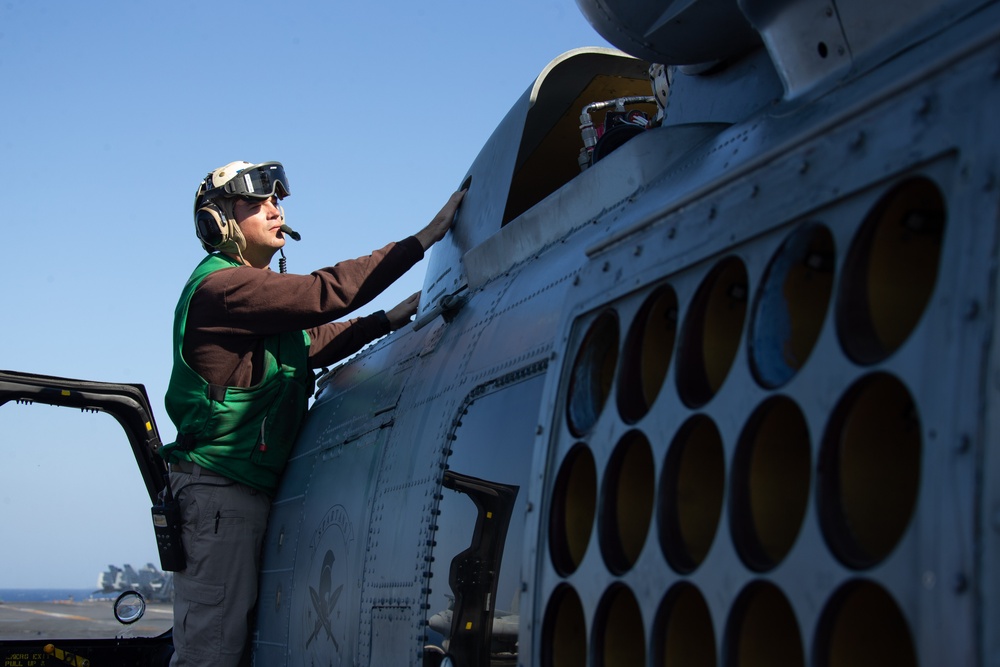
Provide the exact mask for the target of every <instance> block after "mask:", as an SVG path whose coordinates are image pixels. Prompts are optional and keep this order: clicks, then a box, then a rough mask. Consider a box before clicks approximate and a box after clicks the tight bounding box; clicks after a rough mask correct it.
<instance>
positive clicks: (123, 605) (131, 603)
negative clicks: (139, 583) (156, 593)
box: [115, 591, 146, 625]
mask: <svg viewBox="0 0 1000 667" xmlns="http://www.w3.org/2000/svg"><path fill="white" fill-rule="evenodd" d="M145 613H146V601H145V600H143V599H142V596H141V595H140V594H139V593H138V592H137V591H125V592H124V593H122V594H121V595H119V596H118V599H117V600H115V618H116V619H118V622H119V623H124V624H125V625H128V624H129V623H135V622H136V621H138V620H139V619H140V618H142V615H143V614H145Z"/></svg>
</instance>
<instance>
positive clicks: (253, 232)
mask: <svg viewBox="0 0 1000 667" xmlns="http://www.w3.org/2000/svg"><path fill="white" fill-rule="evenodd" d="M233 213H234V214H235V216H236V224H238V225H239V226H240V231H242V232H243V236H244V237H245V238H246V240H247V250H248V251H250V252H253V251H254V250H258V249H260V250H264V249H266V248H270V250H271V253H272V254H273V253H274V251H275V250H277V249H278V248H281V247H283V246H284V245H285V236H284V234H282V233H281V225H282V222H283V220H282V218H281V212H280V211H279V210H278V198H277V197H271V198H270V199H263V200H260V199H238V200H236V205H235V206H234V207H233Z"/></svg>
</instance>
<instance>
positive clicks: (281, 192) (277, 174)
mask: <svg viewBox="0 0 1000 667" xmlns="http://www.w3.org/2000/svg"><path fill="white" fill-rule="evenodd" d="M220 189H221V190H222V192H223V193H224V196H227V197H244V198H249V199H270V198H271V197H273V196H275V195H277V197H278V199H284V198H285V197H287V196H288V195H290V194H292V193H291V191H290V190H289V189H288V177H287V176H285V168H284V167H282V166H281V163H280V162H261V163H260V164H255V165H254V166H252V167H247V168H246V169H244V170H243V171H241V172H240V173H238V174H236V176H234V177H233V178H231V179H229V180H228V181H226V182H225V183H223V184H222V186H221V188H220Z"/></svg>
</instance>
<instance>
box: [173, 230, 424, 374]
mask: <svg viewBox="0 0 1000 667" xmlns="http://www.w3.org/2000/svg"><path fill="white" fill-rule="evenodd" d="M423 256H424V251H423V248H422V247H421V245H420V242H419V241H418V240H417V239H416V238H415V237H412V236H411V237H408V238H406V239H403V240H402V241H400V242H399V243H390V244H389V245H387V246H385V247H384V248H382V249H381V250H376V251H374V252H373V253H372V254H371V255H367V256H365V257H359V258H357V259H353V260H347V261H344V262H339V263H338V264H335V265H334V266H331V267H327V268H324V269H319V270H318V271H313V272H312V273H310V274H308V275H296V274H287V273H285V274H282V273H275V272H273V271H270V270H269V269H256V268H253V267H249V266H238V267H233V268H231V269H222V270H219V271H215V272H213V273H211V274H209V275H208V276H206V277H205V279H204V280H203V281H202V282H201V284H200V285H199V286H198V289H197V290H195V293H194V296H193V297H192V298H191V305H190V307H189V310H188V317H187V325H186V329H185V332H184V359H185V360H186V361H187V363H188V365H189V366H190V367H191V368H192V369H193V370H194V371H195V372H197V373H198V374H199V375H201V376H202V377H203V378H205V380H206V381H208V382H209V383H210V384H217V385H226V386H230V387H251V386H253V385H255V384H257V383H258V382H260V379H261V377H262V375H263V371H264V368H263V364H262V360H263V358H264V357H263V353H264V337H265V336H269V335H272V334H276V333H281V332H285V331H301V330H304V331H306V332H307V333H308V334H309V338H310V340H311V345H310V347H309V366H310V368H322V367H323V366H328V365H330V364H332V363H334V362H336V361H338V360H340V359H343V358H344V357H346V356H348V355H350V354H353V353H354V352H356V351H358V350H360V349H361V348H362V347H364V346H365V345H366V344H367V343H369V342H371V341H373V340H375V339H376V338H378V337H380V336H384V335H385V334H387V333H389V320H388V318H386V316H385V313H384V312H382V311H379V312H377V313H374V314H372V315H369V316H367V317H359V318H354V319H351V320H346V321H340V322H333V321H332V320H335V319H338V318H341V317H343V316H345V315H347V314H348V313H351V312H352V311H354V310H355V309H357V308H360V307H361V306H363V305H365V304H366V303H368V302H369V301H371V300H372V299H373V298H375V297H376V296H378V295H379V294H380V293H381V292H382V291H383V290H384V289H385V288H386V287H388V286H389V285H391V284H392V283H393V282H394V281H395V280H396V279H397V278H399V277H400V276H401V275H403V274H404V273H406V271H408V270H409V269H410V268H411V267H412V266H413V265H414V264H416V263H417V262H418V261H420V260H421V259H422V258H423Z"/></svg>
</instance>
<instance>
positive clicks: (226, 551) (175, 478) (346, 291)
mask: <svg viewBox="0 0 1000 667" xmlns="http://www.w3.org/2000/svg"><path fill="white" fill-rule="evenodd" d="M289 194H290V190H289V188H288V179H287V178H286V177H285V172H284V168H283V167H282V165H281V164H280V163H278V162H264V163H260V164H251V163H249V162H232V163H230V164H227V165H225V166H224V167H220V168H218V169H216V170H214V171H212V172H211V173H210V174H208V175H207V176H206V177H205V179H204V180H203V181H202V182H201V184H200V186H199V187H198V191H197V194H196V195H195V203H194V212H195V229H196V233H197V235H198V238H199V239H200V240H201V242H202V246H203V247H204V248H205V250H206V251H208V252H209V255H208V257H206V258H205V259H204V260H202V261H201V263H199V264H198V266H197V267H196V268H195V270H194V273H192V275H191V277H190V279H189V280H188V282H187V284H186V285H185V287H184V289H183V291H182V292H181V297H180V300H179V302H178V304H177V308H176V310H175V313H174V335H173V348H174V364H173V371H172V373H171V376H170V383H169V385H168V387H167V393H166V398H165V403H166V408H167V413H168V414H169V416H170V419H171V420H172V421H173V422H174V425H175V426H176V427H177V441H176V442H173V443H170V444H168V445H165V446H164V447H163V448H162V449H161V451H160V454H161V455H162V456H163V457H164V459H166V460H167V462H168V463H169V468H170V485H171V487H172V490H173V493H174V495H175V497H176V498H177V499H178V501H179V503H180V506H181V514H182V523H183V535H182V542H183V545H184V552H185V557H186V567H185V569H184V570H183V571H181V572H176V573H175V574H174V630H173V640H174V651H175V652H174V656H173V659H172V660H171V662H170V664H171V666H172V667H188V666H190V665H205V666H207V665H211V666H212V667H221V666H224V665H238V664H240V661H241V659H242V658H243V656H244V651H245V650H246V648H247V643H248V642H247V639H248V630H249V627H250V623H251V622H252V618H251V616H252V612H253V608H254V604H255V602H256V599H257V577H258V569H259V565H260V554H261V545H262V542H263V536H264V528H265V526H266V524H267V517H268V512H269V511H270V506H271V497H272V496H273V495H274V493H275V490H276V489H277V486H278V480H279V478H280V475H281V473H282V471H283V469H284V467H285V463H286V461H287V459H288V454H289V450H290V448H291V446H292V442H293V440H294V438H295V435H296V433H297V432H298V429H299V426H300V424H301V422H302V419H303V417H304V416H305V412H306V406H307V401H308V398H309V396H310V395H311V394H312V392H313V374H312V371H311V369H315V368H321V367H324V366H328V365H330V364H332V363H334V362H336V361H338V360H340V359H343V358H344V357H346V356H348V355H350V354H352V353H354V352H356V351H357V350H359V349H361V348H362V347H363V346H364V345H365V344H367V343H369V342H370V341H372V340H374V339H376V338H379V337H380V336H383V335H385V334H387V333H389V332H390V331H393V330H395V329H397V328H399V327H401V326H403V325H404V324H406V323H407V322H408V321H409V319H410V317H411V316H412V315H413V314H414V313H415V312H416V308H417V304H418V302H419V293H417V294H414V295H413V296H411V297H409V298H408V299H406V300H405V301H403V302H402V303H400V304H399V305H397V306H395V307H394V308H392V309H390V310H389V311H388V312H382V311H379V312H376V313H374V314H372V315H368V316H367V317H360V318H356V319H351V320H347V321H343V322H333V320H335V319H337V318H340V317H343V316H344V315H346V314H347V313H350V312H352V311H354V310H355V309H357V308H359V307H361V306H363V305H365V304H366V303H368V302H369V301H370V300H371V299H373V298H374V297H375V296H377V295H378V294H380V293H381V292H382V291H383V290H384V289H385V288H386V287H388V286H389V285H390V284H392V283H393V282H394V281H395V280H396V279H397V278H399V277H400V276H402V275H403V274H404V273H405V272H406V271H407V270H408V269H409V268H410V267H412V266H413V265H414V264H415V263H417V262H418V261H419V260H420V259H421V258H422V257H423V255H424V251H426V250H427V249H428V248H429V247H430V246H431V245H433V244H434V243H436V242H437V241H439V240H440V239H441V238H443V237H444V235H445V233H446V232H447V231H448V229H449V227H450V226H451V222H452V219H453V218H454V215H455V212H456V211H457V209H458V206H459V204H460V203H461V201H462V197H463V196H464V194H465V193H464V191H463V192H457V193H455V194H454V195H452V197H451V198H450V199H449V200H448V202H447V203H446V204H445V205H444V207H443V208H442V209H441V211H440V212H439V213H438V214H437V215H436V216H435V217H434V219H433V220H432V221H431V222H430V223H429V224H428V225H427V226H426V227H424V228H423V229H422V230H420V231H419V232H417V233H416V234H415V235H414V236H410V237H408V238H405V239H403V240H402V241H399V242H398V243H390V244H389V245H387V246H385V247H384V248H381V249H380V250H376V251H374V252H373V253H372V254H371V255H369V256H366V257H359V258H358V259H353V260H349V261H343V262H340V263H338V264H336V265H334V266H330V267H327V268H324V269H319V270H317V271H314V272H312V273H310V274H309V275H293V274H286V273H277V272H274V271H271V270H270V268H269V265H270V262H271V258H272V257H273V256H274V253H275V252H278V251H279V250H281V249H282V247H283V246H284V245H285V235H286V234H287V235H290V236H292V237H293V238H297V237H298V235H297V234H296V233H295V232H293V231H292V230H291V229H290V228H289V227H288V226H287V225H285V221H284V211H283V210H282V208H281V206H280V205H279V203H278V202H279V201H280V200H281V199H283V198H284V197H286V196H288V195H289Z"/></svg>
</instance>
